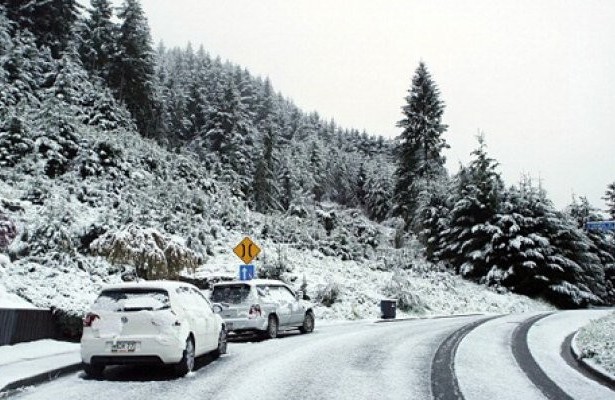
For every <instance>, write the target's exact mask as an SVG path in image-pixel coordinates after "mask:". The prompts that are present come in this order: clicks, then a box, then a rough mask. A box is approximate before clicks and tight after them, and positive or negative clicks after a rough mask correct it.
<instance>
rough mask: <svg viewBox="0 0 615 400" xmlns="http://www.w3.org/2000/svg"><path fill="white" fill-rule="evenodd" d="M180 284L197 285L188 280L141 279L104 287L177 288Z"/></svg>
mask: <svg viewBox="0 0 615 400" xmlns="http://www.w3.org/2000/svg"><path fill="white" fill-rule="evenodd" d="M180 286H190V287H195V286H194V285H191V284H189V283H186V282H178V281H140V282H124V283H116V284H112V285H106V286H105V287H103V290H109V289H139V288H141V289H166V290H169V289H176V288H178V287H180Z"/></svg>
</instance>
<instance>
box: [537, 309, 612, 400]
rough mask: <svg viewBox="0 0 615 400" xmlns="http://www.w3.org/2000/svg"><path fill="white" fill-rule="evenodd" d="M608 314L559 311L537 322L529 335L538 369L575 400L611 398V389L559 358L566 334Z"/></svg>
mask: <svg viewBox="0 0 615 400" xmlns="http://www.w3.org/2000/svg"><path fill="white" fill-rule="evenodd" d="M608 313H609V311H606V310H575V311H563V312H558V313H555V314H553V315H550V316H548V317H546V318H543V319H541V320H539V321H538V322H536V324H534V325H533V326H532V328H531V329H530V331H529V333H528V346H529V348H530V352H531V353H532V356H533V357H534V359H535V360H536V362H537V363H538V365H540V368H542V370H543V371H544V372H545V373H546V374H547V375H548V376H549V378H551V379H552V380H553V382H555V383H556V384H557V385H558V386H559V387H560V388H562V390H564V391H565V392H566V393H568V394H569V395H570V396H571V397H572V398H574V399H579V400H585V399H586V400H597V399H605V400H606V399H613V391H612V390H610V389H609V388H607V387H605V386H602V385H601V384H599V383H597V382H595V381H594V380H592V379H589V378H587V377H585V376H584V375H582V374H580V373H579V372H578V371H577V370H575V369H573V368H572V367H571V366H569V365H568V364H566V362H565V361H564V359H563V358H562V357H561V355H560V352H561V346H562V343H563V342H564V340H565V339H566V337H568V335H570V334H572V333H574V332H575V331H576V330H577V329H579V328H581V327H582V326H584V325H586V324H587V323H589V322H590V321H591V320H594V319H599V318H601V317H604V316H605V315H606V314H608Z"/></svg>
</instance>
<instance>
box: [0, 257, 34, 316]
mask: <svg viewBox="0 0 615 400" xmlns="http://www.w3.org/2000/svg"><path fill="white" fill-rule="evenodd" d="M10 264H11V261H10V260H9V258H8V257H7V256H5V255H4V254H0V308H36V307H35V306H34V304H32V303H30V302H28V301H26V300H25V299H24V298H23V297H19V296H17V295H16V294H14V293H11V292H9V291H8V290H7V289H6V287H5V286H4V285H3V284H2V282H4V279H3V270H4V269H5V268H8V267H9V265H10Z"/></svg>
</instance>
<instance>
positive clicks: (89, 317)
mask: <svg viewBox="0 0 615 400" xmlns="http://www.w3.org/2000/svg"><path fill="white" fill-rule="evenodd" d="M97 319H100V316H99V315H98V314H94V313H87V314H86V315H85V317H84V318H83V327H84V328H89V327H91V326H92V323H93V322H94V321H95V320H97Z"/></svg>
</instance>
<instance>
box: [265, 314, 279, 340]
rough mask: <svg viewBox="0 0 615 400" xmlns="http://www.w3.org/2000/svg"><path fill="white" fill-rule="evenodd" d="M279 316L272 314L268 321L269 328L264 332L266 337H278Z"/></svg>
mask: <svg viewBox="0 0 615 400" xmlns="http://www.w3.org/2000/svg"><path fill="white" fill-rule="evenodd" d="M278 328H279V325H278V318H277V317H276V316H275V315H270V316H269V320H268V321H267V330H266V331H265V332H263V337H264V338H265V339H275V338H277V337H278Z"/></svg>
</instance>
